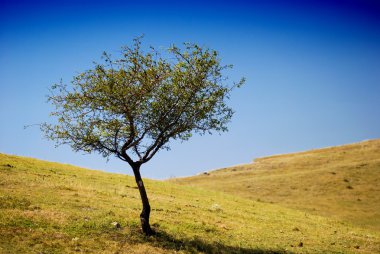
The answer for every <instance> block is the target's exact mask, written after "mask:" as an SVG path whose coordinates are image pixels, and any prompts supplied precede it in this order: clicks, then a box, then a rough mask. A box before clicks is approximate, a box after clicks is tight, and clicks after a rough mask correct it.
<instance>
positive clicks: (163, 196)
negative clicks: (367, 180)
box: [0, 154, 380, 254]
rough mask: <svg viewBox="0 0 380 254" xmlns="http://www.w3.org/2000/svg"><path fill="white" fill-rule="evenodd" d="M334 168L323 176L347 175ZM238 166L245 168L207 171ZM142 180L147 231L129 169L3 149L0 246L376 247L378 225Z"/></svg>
mask: <svg viewBox="0 0 380 254" xmlns="http://www.w3.org/2000/svg"><path fill="white" fill-rule="evenodd" d="M274 158H276V157H274ZM269 160H272V159H269V158H268V159H262V161H261V162H260V163H261V164H262V165H265V163H267V162H269ZM265 161H267V162H265ZM322 163H323V161H321V164H322ZM366 163H369V164H370V165H372V162H369V161H368V162H366ZM270 164H271V163H270ZM273 165H275V164H273ZM126 168H127V166H126ZM361 168H362V167H361ZM361 168H360V169H361ZM263 170H264V169H263ZM289 170H290V169H289ZM334 170H335V171H336V172H335V173H336V174H335V175H332V173H329V177H340V178H342V177H344V174H343V173H342V172H340V171H339V170H338V169H334ZM358 170H359V169H358ZM230 171H231V172H230ZM330 171H331V172H332V170H329V171H328V172H330ZM239 172H240V173H242V174H243V173H244V170H240V171H239V169H237V170H236V171H234V170H224V171H223V170H222V171H219V172H213V173H212V174H211V175H210V176H208V177H212V175H213V174H214V173H215V175H216V174H227V173H230V174H231V173H234V174H237V173H239ZM209 179H212V178H209ZM216 179H217V178H215V180H216ZM355 181H356V180H355ZM145 182H146V187H147V191H148V195H149V197H150V201H151V206H152V209H153V210H152V214H151V223H152V226H153V228H154V229H155V230H156V231H157V232H158V234H157V235H156V236H152V237H145V236H144V235H142V234H141V232H140V224H139V213H140V209H141V204H140V199H139V194H138V190H137V189H136V188H135V182H134V179H133V178H132V177H130V176H127V175H121V174H111V173H106V172H101V171H95V170H88V169H83V168H78V167H75V166H71V165H63V164H58V163H52V162H46V161H40V160H36V159H31V158H24V157H18V156H10V155H5V154H0V253H149V254H154V253H379V252H380V233H379V231H378V230H376V229H372V228H369V227H367V228H364V227H361V226H357V225H353V224H351V223H346V222H344V221H341V220H336V219H333V218H326V217H323V216H319V215H313V214H312V213H310V212H305V211H303V210H297V209H292V208H286V207H283V206H282V203H281V202H278V203H279V204H270V203H267V202H261V201H257V198H250V197H249V195H248V196H244V195H240V194H239V195H231V194H226V193H223V192H220V191H219V190H220V188H215V189H207V190H205V189H202V188H198V187H192V186H181V185H178V184H174V183H171V182H163V181H153V180H148V179H146V180H145ZM342 182H343V183H344V184H343V186H344V188H345V189H344V191H356V190H358V189H359V187H358V186H359V184H358V183H356V182H354V179H351V178H350V179H349V182H348V183H346V182H344V181H343V179H342ZM348 184H350V185H352V186H353V189H352V190H349V189H347V188H346V186H347V185H348ZM226 186H227V185H226ZM242 186H243V185H242ZM204 187H205V186H204ZM243 187H244V188H247V187H246V186H243ZM243 187H242V188H243ZM310 188H311V187H310ZM363 188H364V187H363ZM370 188H372V187H370ZM371 195H372V194H371ZM247 197H249V198H247ZM372 198H373V199H374V200H375V199H376V198H377V197H372ZM268 201H269V200H268ZM362 202H363V203H365V202H366V201H365V200H364V199H363V201H362ZM114 222H117V223H119V224H120V225H121V227H120V228H118V227H115V226H114V225H113V223H114Z"/></svg>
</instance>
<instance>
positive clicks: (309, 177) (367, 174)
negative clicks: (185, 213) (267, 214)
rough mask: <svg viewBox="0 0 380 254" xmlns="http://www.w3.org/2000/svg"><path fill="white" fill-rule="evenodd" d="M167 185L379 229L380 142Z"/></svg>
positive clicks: (274, 160)
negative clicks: (212, 192) (237, 197)
mask: <svg viewBox="0 0 380 254" xmlns="http://www.w3.org/2000/svg"><path fill="white" fill-rule="evenodd" d="M171 181H172V182H175V183H178V184H184V185H190V186H197V187H202V188H205V189H212V190H218V191H223V192H225V193H229V194H233V195H238V196H241V197H245V198H249V199H251V200H256V201H262V202H267V203H276V204H279V205H281V206H286V207H289V208H294V209H298V210H302V211H307V212H310V213H313V214H318V215H322V216H326V217H332V218H335V219H340V220H342V221H347V222H350V223H352V224H355V225H360V226H362V227H366V228H372V229H375V230H380V139H377V140H370V141H365V142H361V143H355V144H350V145H344V146H338V147H330V148H325V149H318V150H311V151H306V152H301V153H293V154H283V155H276V156H270V157H265V158H259V159H256V160H255V161H254V162H253V163H251V164H246V165H241V166H236V167H231V168H224V169H220V170H216V171H211V172H209V174H208V175H206V174H203V175H199V176H194V177H188V178H179V179H172V180H171Z"/></svg>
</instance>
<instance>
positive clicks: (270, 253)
mask: <svg viewBox="0 0 380 254" xmlns="http://www.w3.org/2000/svg"><path fill="white" fill-rule="evenodd" d="M156 230H157V229H156ZM144 238H145V239H144V240H145V242H148V243H149V244H151V245H152V246H154V247H159V248H162V249H166V250H171V251H183V252H185V253H189V254H195V253H210V254H283V253H293V252H290V251H288V250H276V249H260V248H243V247H236V246H228V245H224V244H222V243H220V242H212V243H209V242H205V241H203V240H202V239H200V238H194V239H187V238H181V239H178V238H175V237H173V236H172V235H170V234H168V233H167V232H165V231H163V230H162V229H159V230H157V231H156V234H155V235H154V236H150V237H145V236H144Z"/></svg>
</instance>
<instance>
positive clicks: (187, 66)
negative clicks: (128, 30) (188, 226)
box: [41, 38, 244, 164]
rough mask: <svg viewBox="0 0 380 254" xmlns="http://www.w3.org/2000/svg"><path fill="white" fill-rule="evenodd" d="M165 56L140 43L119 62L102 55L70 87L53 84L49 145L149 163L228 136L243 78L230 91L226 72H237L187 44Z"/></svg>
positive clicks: (46, 126)
mask: <svg viewBox="0 0 380 254" xmlns="http://www.w3.org/2000/svg"><path fill="white" fill-rule="evenodd" d="M163 53H164V54H165V55H164V54H163ZM163 53H162V52H159V51H158V50H156V49H155V48H153V47H150V48H149V51H148V52H144V51H143V50H142V48H141V38H136V39H135V40H134V44H133V46H132V47H129V46H125V47H123V48H122V50H121V52H120V57H119V58H117V59H113V58H112V56H111V55H109V54H107V53H103V57H102V58H103V62H102V63H101V64H99V63H96V64H95V66H94V68H92V69H90V70H87V71H84V72H83V73H80V74H79V75H77V76H75V77H74V78H73V80H72V82H71V86H68V85H66V84H64V83H63V82H62V81H61V82H60V83H58V84H55V85H53V86H52V87H51V94H50V95H49V96H48V100H49V102H51V103H52V104H53V105H54V106H55V111H53V112H52V113H51V115H52V116H55V117H57V120H58V121H57V122H56V123H54V124H51V123H44V124H42V125H41V129H42V130H43V132H44V133H45V134H46V136H47V138H49V139H52V140H55V141H56V142H57V144H58V145H59V144H68V145H70V146H71V147H72V149H73V150H74V151H84V152H89V153H91V152H99V153H101V154H102V155H103V156H104V157H109V156H110V155H116V156H117V157H119V158H120V159H121V160H124V161H127V162H128V163H129V164H131V163H134V162H135V163H140V164H142V163H145V162H147V161H149V160H150V159H151V158H152V157H153V156H154V155H155V154H156V153H157V152H158V151H159V150H160V149H164V148H166V149H169V143H168V142H169V141H170V140H171V139H179V140H187V139H189V138H190V137H191V136H192V134H193V133H200V134H204V133H211V132H213V131H216V132H223V131H226V130H227V123H228V122H229V120H230V119H231V117H232V115H233V111H232V109H231V108H230V107H228V106H227V105H226V102H225V101H226V99H228V98H229V94H230V91H231V89H232V88H234V87H238V86H240V85H242V84H243V83H244V79H241V80H240V81H239V82H238V83H233V84H232V85H228V84H226V83H227V81H228V80H227V77H225V76H223V73H222V72H223V70H225V69H227V68H231V67H232V66H231V65H221V63H220V59H219V55H218V53H217V51H215V50H210V49H208V48H204V47H200V46H198V45H196V44H191V43H184V45H183V47H181V48H180V47H176V46H171V47H170V48H169V49H168V50H167V51H166V52H163ZM164 56H165V57H164Z"/></svg>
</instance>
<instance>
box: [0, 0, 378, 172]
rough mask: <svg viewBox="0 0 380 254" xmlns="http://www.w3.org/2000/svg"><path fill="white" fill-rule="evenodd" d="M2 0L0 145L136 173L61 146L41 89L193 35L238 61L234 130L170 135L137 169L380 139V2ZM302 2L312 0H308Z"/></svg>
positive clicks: (208, 165) (182, 168)
mask: <svg viewBox="0 0 380 254" xmlns="http://www.w3.org/2000/svg"><path fill="white" fill-rule="evenodd" d="M157 2H158V1H141V3H140V1H131V2H128V1H112V0H108V1H104V2H101V1H49V2H44V1H29V2H28V1H17V0H7V1H2V2H1V6H0V119H1V124H0V152H2V153H8V154H17V155H24V156H30V157H36V158H40V159H45V160H50V161H58V162H65V163H70V164H75V165H80V166H84V167H89V168H95V169H103V170H107V171H112V172H121V173H127V174H130V173H131V171H130V169H129V167H128V165H127V164H125V163H124V162H122V161H118V159H116V158H111V160H110V161H109V162H108V163H106V161H105V159H104V158H102V157H101V156H100V155H83V154H81V153H74V152H72V151H71V150H70V148H69V147H59V148H55V147H54V144H53V143H52V142H49V141H46V140H44V139H43V138H42V135H41V133H40V132H39V129H38V128H37V127H34V128H33V127H32V128H28V129H26V130H24V129H23V126H24V125H28V124H35V123H41V122H44V121H46V120H49V116H48V114H49V112H50V110H51V108H50V106H49V105H48V104H46V97H45V95H46V94H47V93H48V91H47V89H48V87H49V86H50V85H51V84H53V83H55V82H57V81H59V80H60V79H61V78H62V79H63V81H64V82H69V81H70V80H71V78H72V77H73V76H74V75H76V74H77V73H79V72H81V71H84V70H86V69H87V68H90V67H91V66H92V62H93V61H98V60H99V57H100V55H101V53H102V52H103V51H107V52H111V53H112V52H115V53H116V52H117V51H118V50H119V48H120V47H121V46H122V45H124V44H129V43H130V42H131V40H132V38H134V37H135V36H138V35H141V34H145V39H144V43H145V45H150V44H151V45H153V46H156V47H159V46H162V47H167V46H169V45H170V44H172V43H176V44H179V43H181V42H196V43H199V44H201V45H205V46H208V47H210V48H213V49H216V50H218V51H219V52H220V55H221V57H222V59H223V61H224V63H226V64H233V65H234V69H233V71H231V72H230V73H229V76H230V77H231V79H235V80H237V79H238V78H239V77H241V76H245V77H246V78H247V83H246V85H245V86H244V87H242V88H241V89H240V90H236V91H235V92H234V93H233V94H232V98H231V100H230V105H231V106H232V107H233V108H234V109H235V111H236V114H235V116H234V118H233V120H232V122H231V124H230V125H229V126H230V131H229V132H228V133H225V134H222V135H221V136H219V135H212V136H202V137H199V136H195V137H193V138H192V139H191V140H190V141H188V142H185V143H173V144H172V150H171V151H169V152H166V151H161V152H160V153H158V154H157V155H156V156H155V158H154V159H152V161H150V162H149V163H147V164H145V165H144V167H143V168H142V171H143V175H144V176H145V177H150V178H168V177H171V176H185V175H193V174H196V173H197V172H201V171H205V170H209V169H215V168H220V167H225V166H230V165H234V164H239V163H246V162H250V161H252V159H254V158H257V157H261V156H266V155H272V154H278V153H288V152H296V151H302V150H307V149H313V148H320V147H325V146H333V145H340V144H346V143H351V142H358V141H361V140H365V139H373V138H379V137H380V3H379V2H378V1H370V0H367V1H366V0H364V1H359V0H358V1H343V0H342V1H271V0H268V1H239V0H235V1H199V2H198V1H187V2H185V1H163V2H161V3H157ZM305 2H307V3H305Z"/></svg>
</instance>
